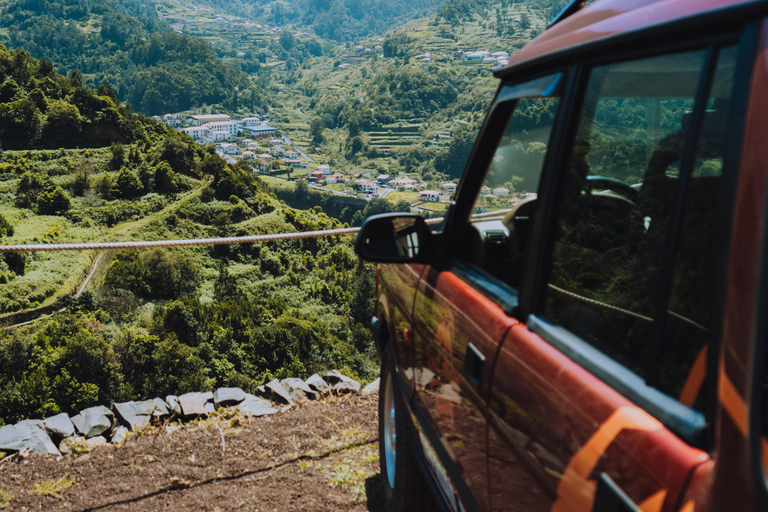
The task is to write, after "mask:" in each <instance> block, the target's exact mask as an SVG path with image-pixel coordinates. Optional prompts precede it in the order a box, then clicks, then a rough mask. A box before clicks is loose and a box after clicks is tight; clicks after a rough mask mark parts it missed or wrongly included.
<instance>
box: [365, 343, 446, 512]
mask: <svg viewBox="0 0 768 512" xmlns="http://www.w3.org/2000/svg"><path fill="white" fill-rule="evenodd" d="M393 366H394V357H393V356H392V348H391V347H390V346H389V345H387V346H386V347H385V348H384V357H383V360H382V363H381V388H380V391H379V460H380V465H381V484H382V488H383V498H384V506H385V508H386V510H389V511H414V512H415V511H431V510H437V504H436V502H435V500H434V497H433V496H432V494H431V492H430V489H429V484H428V483H427V481H426V479H425V478H424V475H423V474H422V472H421V468H420V467H419V463H418V460H417V459H416V452H415V451H414V450H415V447H414V446H413V438H414V433H413V428H412V426H411V425H410V423H409V420H408V418H407V417H406V414H408V412H407V409H406V407H405V403H404V402H403V397H402V395H401V394H400V392H399V390H398V389H397V386H396V385H395V382H394V373H393V372H392V368H393Z"/></svg>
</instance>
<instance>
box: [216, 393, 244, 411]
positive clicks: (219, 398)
mask: <svg viewBox="0 0 768 512" xmlns="http://www.w3.org/2000/svg"><path fill="white" fill-rule="evenodd" d="M243 400H245V391H243V390H242V389H240V388H219V389H217V390H216V391H215V392H214V393H213V403H214V405H215V406H216V407H217V408H219V407H227V406H230V405H237V404H239V403H240V402H242V401H243Z"/></svg>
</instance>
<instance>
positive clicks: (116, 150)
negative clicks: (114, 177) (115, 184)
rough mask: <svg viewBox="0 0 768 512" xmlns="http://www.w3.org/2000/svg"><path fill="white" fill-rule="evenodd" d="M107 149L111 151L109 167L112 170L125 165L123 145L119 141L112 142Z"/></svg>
mask: <svg viewBox="0 0 768 512" xmlns="http://www.w3.org/2000/svg"><path fill="white" fill-rule="evenodd" d="M109 151H110V153H112V158H110V160H109V168H110V169H112V170H113V171H114V170H117V169H120V168H121V167H122V166H123V165H125V147H123V145H122V144H121V143H119V142H113V143H112V145H111V146H110V148H109Z"/></svg>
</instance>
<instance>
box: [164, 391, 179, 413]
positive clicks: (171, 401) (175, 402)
mask: <svg viewBox="0 0 768 512" xmlns="http://www.w3.org/2000/svg"><path fill="white" fill-rule="evenodd" d="M165 401H166V402H167V403H168V407H170V409H171V412H172V413H173V414H175V415H176V416H181V414H182V413H181V403H180V402H179V397H177V396H176V395H168V396H167V397H165Z"/></svg>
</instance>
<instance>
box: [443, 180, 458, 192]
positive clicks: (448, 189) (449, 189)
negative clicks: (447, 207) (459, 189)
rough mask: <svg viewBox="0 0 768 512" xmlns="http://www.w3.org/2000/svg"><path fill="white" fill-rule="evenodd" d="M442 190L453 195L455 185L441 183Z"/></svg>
mask: <svg viewBox="0 0 768 512" xmlns="http://www.w3.org/2000/svg"><path fill="white" fill-rule="evenodd" d="M443 188H444V189H445V190H446V192H448V193H449V194H450V193H453V192H456V184H455V183H453V182H448V183H443Z"/></svg>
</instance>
